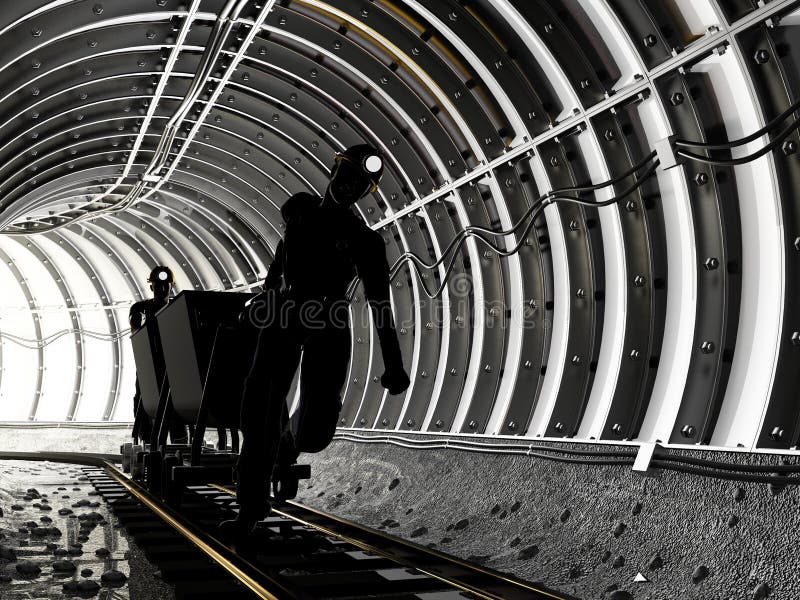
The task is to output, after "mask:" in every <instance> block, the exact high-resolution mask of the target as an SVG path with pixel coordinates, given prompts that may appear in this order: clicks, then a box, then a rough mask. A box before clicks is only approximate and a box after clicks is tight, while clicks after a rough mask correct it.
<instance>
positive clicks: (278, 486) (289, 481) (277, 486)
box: [272, 477, 299, 502]
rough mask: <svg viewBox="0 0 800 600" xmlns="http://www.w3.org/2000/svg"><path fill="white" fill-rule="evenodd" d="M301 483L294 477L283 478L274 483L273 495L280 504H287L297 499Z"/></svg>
mask: <svg viewBox="0 0 800 600" xmlns="http://www.w3.org/2000/svg"><path fill="white" fill-rule="evenodd" d="M298 484H299V482H298V481H297V479H295V478H294V477H282V478H280V479H275V480H273V482H272V495H273V497H274V498H275V500H277V501H278V502H286V501H287V500H291V499H292V498H296V497H297V486H298Z"/></svg>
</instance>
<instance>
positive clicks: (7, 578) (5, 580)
mask: <svg viewBox="0 0 800 600" xmlns="http://www.w3.org/2000/svg"><path fill="white" fill-rule="evenodd" d="M12 581H13V579H11V576H10V575H6V574H2V575H0V583H11V582H12Z"/></svg>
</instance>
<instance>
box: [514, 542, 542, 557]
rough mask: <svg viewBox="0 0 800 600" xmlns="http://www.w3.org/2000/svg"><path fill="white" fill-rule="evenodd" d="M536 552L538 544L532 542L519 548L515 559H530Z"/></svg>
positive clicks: (537, 552) (537, 551)
mask: <svg viewBox="0 0 800 600" xmlns="http://www.w3.org/2000/svg"><path fill="white" fill-rule="evenodd" d="M537 554H539V546H537V545H536V544H533V545H531V546H528V547H527V548H523V549H522V550H520V551H519V554H517V560H530V559H531V558H533V557H534V556H536V555H537Z"/></svg>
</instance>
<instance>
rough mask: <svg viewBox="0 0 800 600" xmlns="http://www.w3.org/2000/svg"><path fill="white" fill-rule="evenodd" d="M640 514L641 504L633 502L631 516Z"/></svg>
mask: <svg viewBox="0 0 800 600" xmlns="http://www.w3.org/2000/svg"><path fill="white" fill-rule="evenodd" d="M640 512H642V503H641V502H634V504H633V506H632V507H631V514H632V515H638V514H639V513H640Z"/></svg>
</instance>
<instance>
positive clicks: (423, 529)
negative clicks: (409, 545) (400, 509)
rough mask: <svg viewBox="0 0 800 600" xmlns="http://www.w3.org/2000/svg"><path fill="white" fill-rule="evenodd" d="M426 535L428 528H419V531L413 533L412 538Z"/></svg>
mask: <svg viewBox="0 0 800 600" xmlns="http://www.w3.org/2000/svg"><path fill="white" fill-rule="evenodd" d="M426 533H428V528H427V527H418V528H417V529H415V530H414V531H412V532H411V537H412V538H415V537H419V536H421V535H425V534H426Z"/></svg>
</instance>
